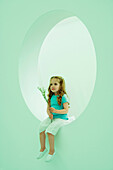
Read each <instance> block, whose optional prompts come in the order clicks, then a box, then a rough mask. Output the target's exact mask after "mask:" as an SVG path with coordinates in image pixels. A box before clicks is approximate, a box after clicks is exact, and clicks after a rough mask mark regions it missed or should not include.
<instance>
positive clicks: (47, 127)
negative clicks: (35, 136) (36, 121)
mask: <svg viewBox="0 0 113 170" xmlns="http://www.w3.org/2000/svg"><path fill="white" fill-rule="evenodd" d="M67 122H68V120H64V119H60V118H55V119H52V122H51V119H50V118H49V117H48V118H46V119H44V120H43V121H42V122H41V123H40V125H39V133H41V132H43V131H45V133H47V132H48V133H51V134H53V135H56V134H57V132H58V130H59V129H60V127H62V126H64V125H66V124H67Z"/></svg>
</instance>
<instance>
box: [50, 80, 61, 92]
mask: <svg viewBox="0 0 113 170" xmlns="http://www.w3.org/2000/svg"><path fill="white" fill-rule="evenodd" d="M59 89H60V83H59V81H58V79H55V78H53V79H52V80H51V81H50V90H51V91H52V92H53V93H55V94H56V93H57V92H58V90H59Z"/></svg>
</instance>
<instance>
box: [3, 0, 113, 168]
mask: <svg viewBox="0 0 113 170" xmlns="http://www.w3.org/2000/svg"><path fill="white" fill-rule="evenodd" d="M56 9H64V10H67V11H72V12H74V13H75V15H76V16H77V17H78V18H79V19H81V21H82V22H83V23H84V24H85V25H86V27H87V29H88V31H89V33H90V34H91V36H92V40H93V42H94V46H95V50H96V55H97V79H96V84H95V89H94V93H93V95H92V98H91V100H90V102H89V105H88V106H87V108H86V110H85V111H84V113H83V114H82V115H81V116H80V117H79V118H78V119H77V120H76V121H75V122H73V123H72V124H70V125H68V126H65V127H63V128H62V129H61V130H60V131H59V134H58V135H57V136H56V141H55V142H56V149H57V150H56V157H55V159H54V161H53V162H51V163H45V162H44V159H42V160H37V159H36V155H37V153H38V150H39V147H40V145H39V136H38V126H39V123H40V121H39V120H38V119H36V118H35V117H34V116H33V114H32V113H31V112H30V110H29V109H28V107H27V106H26V104H25V101H24V99H23V97H22V94H21V91H20V87H19V80H18V63H19V54H20V49H21V44H22V42H23V40H24V37H25V35H26V33H27V31H28V30H29V28H30V27H31V25H32V24H33V23H34V22H35V20H36V19H37V18H38V17H39V16H40V15H42V14H44V13H46V12H48V11H50V10H56ZM112 9H113V1H112V0H104V1H102V0H100V1H97V0H95V1H89V0H84V1H82V0H78V1H77V0H73V1H72V0H67V1H64V0H62V1H60V0H57V1H50V0H47V1H39V0H32V1H29V2H28V1H25V0H23V1H22V0H20V1H14V0H10V1H8V0H6V1H0V37H1V38H0V47H1V48H0V89H1V92H0V97H1V98H0V103H1V107H0V116H1V117H0V134H1V136H0V170H31V169H33V170H36V169H41V170H53V168H54V169H56V170H57V169H59V170H61V169H65V170H69V169H72V170H73V169H76V170H113V130H112V129H113V106H112V103H113V89H112V87H113V76H112V73H113V64H112V63H113V58H112V57H113V50H112V46H113V31H112V30H113V19H112V18H113V12H112ZM75 104H76V103H75Z"/></svg>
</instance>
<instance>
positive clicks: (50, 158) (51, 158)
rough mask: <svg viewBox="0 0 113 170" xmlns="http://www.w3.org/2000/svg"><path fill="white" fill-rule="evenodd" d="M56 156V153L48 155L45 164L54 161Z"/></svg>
mask: <svg viewBox="0 0 113 170" xmlns="http://www.w3.org/2000/svg"><path fill="white" fill-rule="evenodd" d="M54 156H55V152H54V154H53V155H50V154H48V155H47V157H46V159H45V162H50V161H51V160H53V158H54Z"/></svg>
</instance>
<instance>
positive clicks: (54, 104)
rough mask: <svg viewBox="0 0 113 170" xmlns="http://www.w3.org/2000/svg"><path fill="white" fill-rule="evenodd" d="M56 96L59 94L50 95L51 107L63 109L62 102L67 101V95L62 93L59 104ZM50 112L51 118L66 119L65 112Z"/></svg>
mask: <svg viewBox="0 0 113 170" xmlns="http://www.w3.org/2000/svg"><path fill="white" fill-rule="evenodd" d="M57 97H59V95H54V94H53V95H52V97H51V107H53V108H55V109H57V110H62V109H64V107H63V103H66V102H69V101H68V98H67V95H66V94H64V95H63V96H62V100H61V105H59V104H58V101H57ZM52 114H53V119H54V118H60V119H65V120H68V116H67V114H58V113H52Z"/></svg>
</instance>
